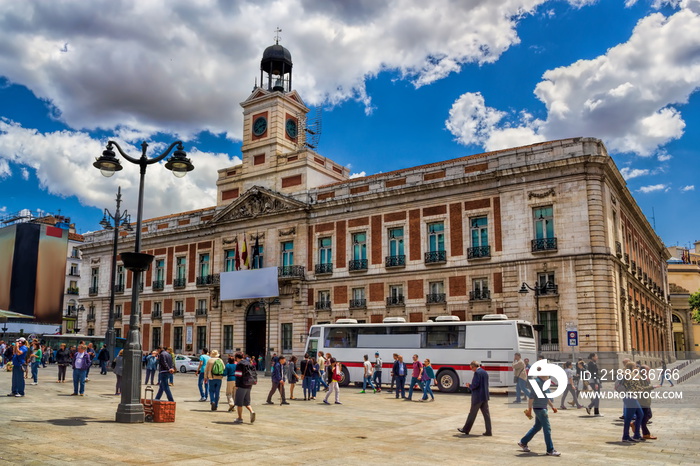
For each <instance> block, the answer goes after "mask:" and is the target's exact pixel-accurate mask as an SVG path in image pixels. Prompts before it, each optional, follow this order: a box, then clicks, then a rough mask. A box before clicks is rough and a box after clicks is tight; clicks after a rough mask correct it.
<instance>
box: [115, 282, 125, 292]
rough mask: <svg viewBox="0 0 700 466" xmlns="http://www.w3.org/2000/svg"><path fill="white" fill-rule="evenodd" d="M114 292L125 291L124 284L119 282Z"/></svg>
mask: <svg viewBox="0 0 700 466" xmlns="http://www.w3.org/2000/svg"><path fill="white" fill-rule="evenodd" d="M114 292H115V293H124V284H123V283H117V284H116V285H114Z"/></svg>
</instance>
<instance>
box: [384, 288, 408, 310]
mask: <svg viewBox="0 0 700 466" xmlns="http://www.w3.org/2000/svg"><path fill="white" fill-rule="evenodd" d="M386 304H387V306H397V305H401V304H404V298H403V285H389V297H388V298H387V299H386Z"/></svg>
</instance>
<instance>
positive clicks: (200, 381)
mask: <svg viewBox="0 0 700 466" xmlns="http://www.w3.org/2000/svg"><path fill="white" fill-rule="evenodd" d="M207 361H209V350H207V349H206V348H202V354H200V355H199V366H197V376H198V378H197V385H198V387H199V401H207V397H208V396H209V386H208V385H207V384H205V383H204V368H206V367H207Z"/></svg>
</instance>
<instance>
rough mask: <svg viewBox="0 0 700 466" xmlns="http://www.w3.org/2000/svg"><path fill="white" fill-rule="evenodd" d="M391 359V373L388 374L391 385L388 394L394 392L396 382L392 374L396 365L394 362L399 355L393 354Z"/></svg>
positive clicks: (394, 375)
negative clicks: (392, 360) (392, 359)
mask: <svg viewBox="0 0 700 466" xmlns="http://www.w3.org/2000/svg"><path fill="white" fill-rule="evenodd" d="M392 357H393V358H394V362H393V363H392V365H391V373H390V375H391V385H389V393H391V392H393V391H394V383H395V382H396V374H395V373H394V365H396V361H398V360H399V355H398V354H396V353H394V354H393V355H392Z"/></svg>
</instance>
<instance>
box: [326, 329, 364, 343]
mask: <svg viewBox="0 0 700 466" xmlns="http://www.w3.org/2000/svg"><path fill="white" fill-rule="evenodd" d="M327 333H328V338H327V339H326V347H327V348H357V329H356V328H352V327H345V328H337V327H336V328H331V329H327Z"/></svg>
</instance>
